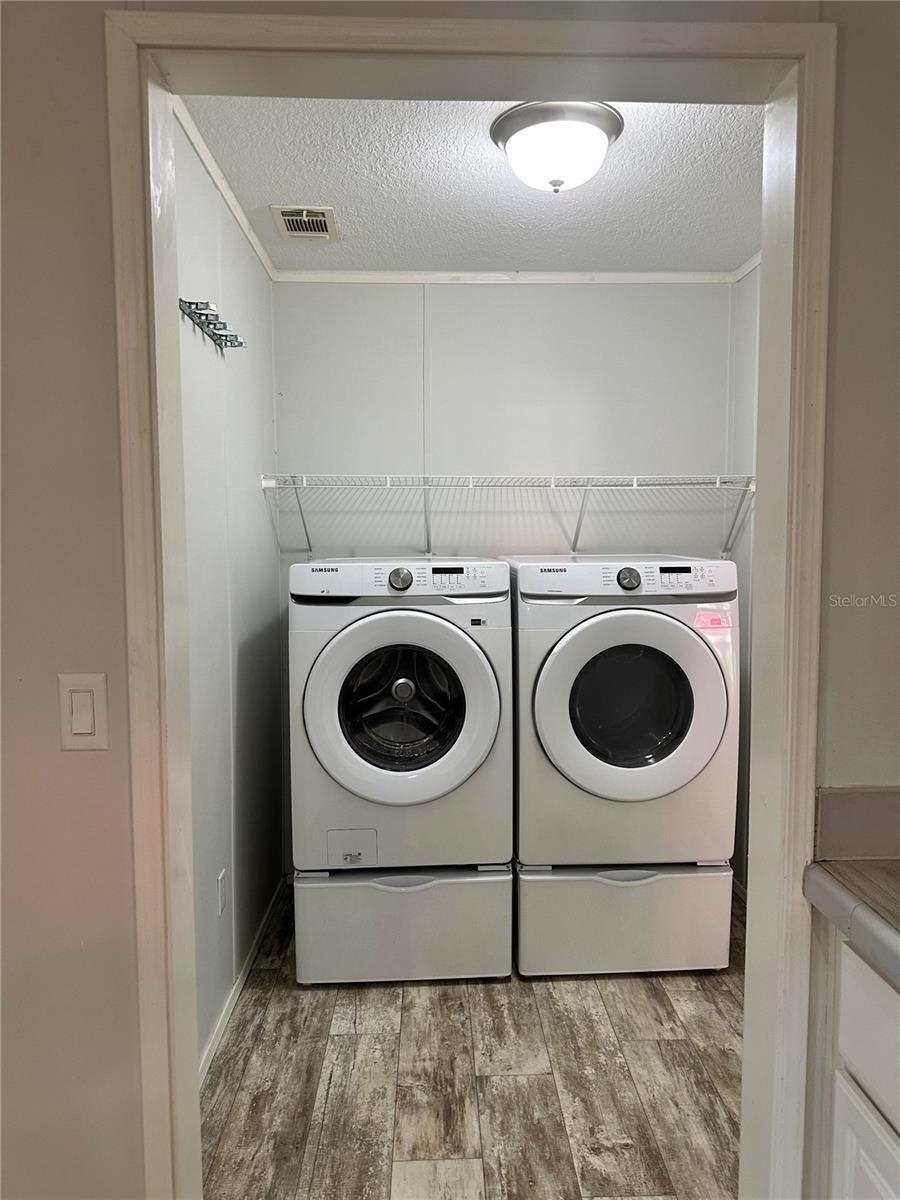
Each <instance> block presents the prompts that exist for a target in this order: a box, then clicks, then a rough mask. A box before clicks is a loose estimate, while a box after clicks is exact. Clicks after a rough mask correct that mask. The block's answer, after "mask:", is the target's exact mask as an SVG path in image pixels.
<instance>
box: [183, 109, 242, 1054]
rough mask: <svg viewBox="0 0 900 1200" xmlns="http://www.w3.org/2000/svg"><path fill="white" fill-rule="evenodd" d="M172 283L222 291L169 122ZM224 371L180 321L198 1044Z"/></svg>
mask: <svg viewBox="0 0 900 1200" xmlns="http://www.w3.org/2000/svg"><path fill="white" fill-rule="evenodd" d="M175 136H176V143H175V145H176V172H177V242H178V287H179V291H180V292H181V294H182V295H183V296H185V297H186V298H189V299H204V300H207V299H209V300H215V299H216V298H217V297H218V296H219V294H220V277H219V253H218V243H219V237H218V219H217V200H218V197H217V196H216V193H215V191H214V190H213V188H212V184H211V182H210V180H209V178H208V176H207V174H206V172H205V170H204V169H203V166H202V164H201V163H200V160H199V159H198V158H197V156H196V154H195V153H194V151H193V149H192V147H191V146H190V144H189V142H188V141H187V139H186V138H185V137H184V135H183V134H182V132H181V130H180V128H179V127H177V126H176V131H175ZM222 384H223V380H222V367H221V363H220V362H219V361H218V360H217V358H216V355H215V352H214V350H213V348H212V346H211V344H210V342H209V341H208V340H207V339H206V338H204V336H203V335H202V334H201V333H200V331H199V329H196V328H195V326H194V325H192V324H191V322H190V321H188V320H187V319H186V318H184V319H183V320H182V331H181V390H182V422H183V427H184V490H185V526H186V536H187V546H188V564H187V565H188V572H187V579H188V597H189V641H188V647H189V654H190V666H189V670H190V688H191V742H192V754H191V793H192V813H193V843H194V931H195V943H196V954H197V1028H198V1036H199V1044H200V1046H201V1047H202V1046H203V1045H204V1043H205V1042H206V1039H207V1037H208V1036H209V1032H210V1030H211V1029H212V1028H213V1026H214V1025H215V1022H216V1019H217V1018H218V1015H219V1012H220V1010H221V1008H222V1003H223V1000H224V997H225V996H227V995H228V992H229V990H230V988H231V985H232V983H233V982H234V937H233V931H232V921H231V909H228V910H227V911H226V913H225V914H223V916H222V917H219V915H218V906H217V900H216V877H217V876H218V874H219V871H221V870H223V869H224V870H226V871H227V879H228V890H229V891H231V890H232V887H231V884H232V877H233V868H232V722H231V706H232V695H231V682H232V681H231V663H230V643H231V636H230V615H229V606H228V575H229V572H228V530H227V526H226V523H225V520H224V514H225V511H226V505H227V501H226V482H225V481H226V474H225V429H224V424H223V421H222V402H223V398H222Z"/></svg>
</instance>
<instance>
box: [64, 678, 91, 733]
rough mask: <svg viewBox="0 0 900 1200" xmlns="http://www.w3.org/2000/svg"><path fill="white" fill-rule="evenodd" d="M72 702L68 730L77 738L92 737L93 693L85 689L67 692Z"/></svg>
mask: <svg viewBox="0 0 900 1200" xmlns="http://www.w3.org/2000/svg"><path fill="white" fill-rule="evenodd" d="M69 696H70V697H71V702H72V715H71V721H70V728H71V730H72V733H73V734H74V735H75V736H77V737H93V736H94V732H95V731H94V693H93V692H89V691H87V690H86V689H85V690H82V689H79V690H78V691H72V692H69Z"/></svg>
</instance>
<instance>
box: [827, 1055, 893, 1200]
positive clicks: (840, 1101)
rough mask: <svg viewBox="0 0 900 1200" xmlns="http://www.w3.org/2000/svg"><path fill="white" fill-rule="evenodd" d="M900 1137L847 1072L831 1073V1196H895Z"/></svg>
mask: <svg viewBox="0 0 900 1200" xmlns="http://www.w3.org/2000/svg"><path fill="white" fill-rule="evenodd" d="M898 1196H900V1138H898V1136H897V1134H896V1133H895V1132H894V1130H893V1129H892V1128H891V1127H890V1125H888V1123H887V1122H886V1121H885V1120H884V1119H883V1117H882V1116H881V1115H880V1114H879V1112H878V1111H877V1109H875V1108H873V1107H872V1105H871V1104H870V1103H869V1101H868V1100H867V1099H866V1098H865V1096H864V1095H863V1094H862V1092H861V1091H860V1090H859V1089H858V1088H857V1087H856V1085H855V1084H854V1083H853V1081H852V1080H851V1078H850V1076H849V1075H847V1074H846V1072H844V1071H835V1073H834V1129H833V1132H832V1155H831V1197H832V1200H896V1198H897V1197H898Z"/></svg>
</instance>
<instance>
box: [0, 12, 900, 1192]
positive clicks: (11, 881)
mask: <svg viewBox="0 0 900 1200" xmlns="http://www.w3.org/2000/svg"><path fill="white" fill-rule="evenodd" d="M107 7H115V5H114V4H112V3H111V4H108V5H107ZM169 7H174V6H173V5H169ZM194 7H198V6H197V5H195V6H194ZM202 7H203V8H204V9H206V11H209V7H210V6H207V5H203V6H202ZM235 7H237V6H235ZM252 7H253V9H254V11H257V12H259V11H260V10H261V9H262V5H259V4H255V5H253V6H252ZM275 7H278V8H280V9H281V10H282V11H284V10H288V11H300V10H303V6H301V5H298V6H296V8H293V7H292V6H290V5H282V6H275ZM322 7H324V9H325V11H329V12H340V11H342V6H341V5H339V4H334V5H327V6H319V8H320V11H321V8H322ZM395 7H397V6H395ZM399 7H400V8H401V10H402V11H408V6H399ZM441 7H446V6H440V5H435V6H434V8H433V9H429V11H432V12H434V11H437V10H438V8H441ZM573 9H574V6H573V5H570V4H566V3H561V4H551V5H543V6H541V8H540V9H539V10H538V12H539V14H540V13H541V12H542V13H543V14H544V15H547V14H548V12H549V13H552V15H557V16H561V17H562V16H567V15H572V14H573ZM356 10H357V11H359V10H362V11H363V12H365V13H368V14H370V15H372V14H375V13H377V12H379V11H381V5H379V4H377V3H372V4H363V5H359V6H356ZM102 11H103V9H102V6H101V5H99V4H98V5H92V4H77V5H75V4H65V3H63V4H55V3H18V4H5V5H3V6H2V10H0V16H2V35H3V37H2V41H3V46H2V54H3V61H2V87H3V95H2V99H3V106H2V110H3V131H2V133H3V156H4V163H3V166H4V171H3V213H4V238H3V298H4V301H5V304H4V306H3V319H4V329H3V335H4V355H3V389H4V413H3V418H4V430H3V433H4V438H3V446H4V464H3V489H4V492H3V499H4V505H3V575H4V601H5V604H4V612H3V617H4V656H3V671H4V685H3V686H4V695H3V721H4V729H3V735H4V742H5V747H4V749H5V753H4V758H3V773H4V774H3V784H4V814H3V820H4V826H3V834H4V837H3V956H4V963H3V965H4V991H5V996H4V1006H3V1056H4V1057H3V1067H4V1070H3V1088H4V1111H3V1118H4V1135H5V1136H4V1152H5V1153H4V1162H3V1170H4V1178H3V1184H4V1191H5V1193H6V1194H7V1195H9V1196H11V1197H20V1198H25V1197H41V1198H42V1200H51V1198H53V1200H55V1198H58V1197H65V1198H67V1200H74V1198H76V1197H83V1198H85V1200H101V1198H105V1197H111V1198H115V1200H124V1198H125V1197H132V1196H139V1195H141V1194H142V1158H141V1155H142V1150H141V1124H140V1121H141V1118H140V1090H139V1087H140V1061H139V1046H138V1027H137V994H136V949H135V929H134V906H133V884H134V879H133V864H132V855H131V842H130V820H129V803H130V801H129V782H128V754H127V748H126V724H125V722H126V710H125V675H124V672H125V628H124V605H123V601H122V531H121V521H120V517H119V513H120V490H119V468H118V442H117V436H118V435H117V411H116V404H117V400H116V378H115V323H114V307H113V295H112V249H111V245H112V242H111V229H110V206H109V196H108V182H107V181H108V146H107V136H106V111H105V82H104V81H105V60H104V43H103V22H102V15H101V14H102ZM231 11H234V9H233V8H232V9H231ZM513 11H516V9H515V8H514V5H513V4H508V5H505V6H504V12H505V13H507V14H511V13H512V12H513ZM589 11H594V12H596V13H598V14H599V15H600V16H601V17H610V18H613V19H620V20H621V19H628V18H630V19H638V20H639V19H651V20H652V19H656V20H670V21H671V20H700V21H714V20H726V21H728V20H738V21H740V20H760V21H776V20H797V21H815V20H818V19H819V17H820V14H821V19H823V20H825V21H834V22H836V23H837V24H838V26H839V28H840V35H841V48H840V79H839V93H838V102H839V103H838V127H837V131H838V142H837V162H836V178H835V212H834V235H833V247H834V276H833V284H834V294H833V296H832V304H831V313H832V317H831V359H830V366H829V401H828V403H829V425H828V451H827V452H828V472H827V477H826V484H827V498H826V504H827V508H826V514H825V581H824V597H823V606H824V612H825V624H824V628H823V635H822V666H823V677H822V703H821V715H820V734H821V738H820V741H821V747H822V749H821V757H820V767H819V782H820V783H822V784H839V783H842V782H859V783H865V782H872V783H874V782H877V781H879V780H884V781H888V780H889V779H890V778H891V777H893V780H894V781H896V779H897V774H898V772H897V764H896V736H895V734H896V724H895V723H894V724H889V722H890V721H891V718H892V717H893V716H894V714H895V713H896V705H897V692H896V688H897V682H896V681H897V671H896V665H895V663H894V662H893V661H892V660H891V658H890V656H889V655H888V654H887V653H886V652H885V647H886V645H887V644H888V643H887V642H886V640H885V635H887V636H888V637H889V638H892V637H893V636H894V632H895V630H896V625H895V624H890V625H889V624H886V623H882V614H880V613H878V612H875V613H872V612H869V613H854V612H852V611H851V610H842V611H838V610H832V609H829V608H828V606H827V604H828V601H827V597H828V594H829V592H831V591H834V592H838V591H841V592H842V591H845V590H846V591H849V590H851V589H852V588H854V587H856V586H858V585H859V584H860V583H862V585H863V586H864V587H865V588H866V589H869V588H870V587H875V586H877V587H878V588H879V590H880V588H881V586H882V581H884V586H885V587H887V586H888V585H889V584H890V582H891V575H892V574H893V570H892V568H891V565H890V557H889V555H887V554H886V552H885V548H886V547H887V548H888V550H890V547H891V546H896V540H897V539H896V534H897V508H896V496H897V475H896V470H895V462H896V450H895V447H896V444H897V419H898V417H897V376H896V360H895V357H894V356H895V352H896V331H897V291H896V286H897V285H896V279H897V272H896V261H897V260H896V246H897V212H896V206H895V200H896V193H897V189H896V178H895V177H894V175H893V173H892V165H891V156H890V148H891V146H893V145H896V141H895V140H894V137H895V134H894V130H895V128H896V126H895V125H893V122H895V120H896V116H895V114H896V112H897V104H896V90H895V89H896V88H897V81H898V76H900V63H898V38H897V25H898V21H900V10H898V8H897V6H896V5H890V4H878V3H845V4H832V3H824V4H822V5H819V4H818V3H802V2H801V3H783V4H782V3H771V4H768V3H729V4H713V3H710V4H698V3H689V4H682V3H666V4H635V5H626V4H609V5H603V6H602V7H599V8H597V7H594V8H593V9H592V10H590V9H589ZM583 12H584V10H583V9H582V10H581V12H580V13H579V15H582V14H583ZM61 212H62V213H65V215H66V220H65V221H60V220H58V216H59V213H61ZM48 299H51V300H52V301H53V304H54V306H55V308H56V310H57V311H58V312H59V313H60V314H64V316H65V320H64V321H63V322H61V323H60V327H59V328H54V329H52V330H51V329H50V328H49V327H48V325H47V323H46V317H47V305H48ZM13 300H14V303H13ZM863 479H864V480H866V481H868V482H867V483H866V486H865V487H863V486H861V482H860V481H861V480H863ZM870 488H871V491H870V490H869V489H870ZM873 513H874V519H873V516H872V514H873ZM888 615H889V616H890V614H888ZM78 670H88V671H90V670H106V671H107V672H108V673H109V679H110V689H111V690H110V696H111V708H112V717H113V719H112V728H111V749H110V751H109V752H107V753H105V754H98V755H96V756H94V755H92V754H80V755H73V754H62V753H61V752H60V750H59V727H58V717H57V711H56V688H55V675H56V673H57V672H58V671H78Z"/></svg>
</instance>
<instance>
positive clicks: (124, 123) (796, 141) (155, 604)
mask: <svg viewBox="0 0 900 1200" xmlns="http://www.w3.org/2000/svg"><path fill="white" fill-rule="evenodd" d="M835 43H836V37H835V30H834V29H833V27H831V26H825V25H815V24H805V25H788V24H781V23H777V22H773V23H771V24H754V25H741V24H737V23H722V24H718V25H717V24H702V25H692V24H688V23H684V24H679V23H674V24H655V23H649V22H644V23H618V22H612V21H597V22H583V21H579V22H566V21H516V20H505V19H497V20H477V21H467V20H465V19H450V20H440V19H429V18H415V17H410V18H405V19H403V18H400V19H379V18H360V17H346V18H342V17H293V16H271V15H259V16H257V15H253V14H251V15H231V14H227V13H222V12H220V11H219V12H216V11H203V12H192V13H185V12H172V11H165V12H163V11H156V12H134V11H128V12H121V11H120V12H114V13H110V14H108V15H107V65H108V100H109V129H110V151H111V174H112V200H113V229H114V254H115V281H116V311H117V333H118V359H119V364H118V371H119V374H118V379H119V411H120V438H121V454H122V506H123V524H124V540H125V596H126V616H127V627H128V663H129V672H128V676H129V678H128V687H129V722H130V735H129V736H130V744H131V793H132V794H131V803H132V811H133V828H134V858H135V888H136V912H137V938H138V972H139V1002H140V1022H141V1052H142V1088H143V1103H144V1113H143V1121H144V1154H145V1174H146V1188H147V1194H148V1195H152V1196H154V1197H155V1198H156V1197H159V1198H163V1197H169V1196H172V1197H175V1196H177V1197H183V1198H188V1197H195V1196H196V1195H197V1194H198V1191H199V1189H198V1186H197V1182H198V1178H199V1176H198V1172H199V1144H198V1143H199V1139H198V1137H197V1132H196V1120H195V1114H194V1112H193V1109H194V1108H195V1107H196V1065H197V1064H196V1061H193V1062H191V1063H190V1064H189V1067H190V1069H189V1070H188V1069H186V1066H185V1058H186V1056H189V1054H190V1050H189V1046H190V1042H191V1036H190V1033H189V1030H188V1026H190V1025H193V1023H194V1022H195V1014H194V1012H193V1010H192V1009H189V1005H188V1003H187V1001H186V999H185V997H186V996H188V995H190V993H191V989H192V971H193V963H192V962H190V961H189V955H188V952H187V944H188V942H189V939H188V938H187V937H186V936H184V933H183V931H184V927H185V922H186V918H185V913H184V906H185V904H186V903H188V902H189V897H190V884H189V876H190V865H189V863H185V862H184V861H183V854H184V846H185V823H187V826H188V827H189V824H190V806H189V785H188V787H187V788H186V787H185V786H184V784H183V774H184V770H185V767H186V765H188V763H189V760H188V763H186V761H185V758H184V756H185V754H187V753H188V748H187V745H186V742H185V720H186V718H185V716H184V705H183V702H182V700H183V698H182V699H180V698H179V695H178V689H179V687H180V685H181V679H180V667H179V666H178V663H177V661H176V660H177V657H178V654H179V653H180V651H181V649H182V648H181V647H179V646H177V645H175V646H173V645H172V644H171V643H172V638H173V635H172V632H171V630H170V629H169V628H168V627H167V626H166V624H165V620H164V618H165V617H166V606H167V603H168V604H172V603H176V602H177V600H178V598H177V597H174V598H172V597H164V595H163V577H162V562H163V542H162V536H163V535H162V524H163V516H162V514H161V505H162V500H161V490H162V491H163V492H164V493H165V489H160V486H159V478H158V464H159V462H160V459H159V457H158V455H159V444H160V436H161V429H160V428H158V427H157V421H158V399H159V396H160V395H161V394H162V389H164V388H166V387H168V386H170V385H171V386H174V387H176V389H177V383H175V382H174V381H173V380H172V379H171V361H170V359H169V360H167V359H166V357H165V347H166V346H167V345H169V343H168V342H167V333H166V329H165V325H166V322H167V319H168V314H167V312H166V311H164V308H165V306H163V307H162V308H160V309H158V310H157V309H155V308H154V304H153V295H154V284H156V285H157V289H158V287H159V285H160V269H161V264H160V263H156V264H154V263H153V261H152V246H153V244H154V241H153V238H152V237H150V236H149V234H150V233H155V232H158V228H159V225H160V223H163V224H164V223H165V222H166V221H170V220H171V213H167V212H166V211H165V204H166V203H167V202H171V199H172V198H171V196H168V197H167V196H166V195H163V196H162V197H160V195H159V193H157V194H156V195H155V196H154V200H155V201H156V203H155V205H154V208H153V213H152V220H151V206H150V202H149V198H150V187H149V185H150V179H149V176H148V150H149V140H148V115H153V114H158V113H160V112H161V116H160V118H159V120H160V125H159V128H160V129H161V130H162V134H161V136H162V137H163V139H165V137H166V136H168V137H169V138H171V128H169V132H168V135H166V132H165V131H166V128H167V122H171V121H172V119H173V118H172V115H171V105H169V108H168V109H165V106H164V105H163V102H162V95H161V92H162V89H161V88H158V87H157V89H156V92H155V93H153V94H151V95H150V96H149V98H148V74H149V66H148V61H149V60H150V59H152V58H153V54H154V52H155V51H161V52H163V54H164V55H166V56H168V59H170V60H171V59H172V55H173V52H178V53H179V54H180V53H182V52H183V53H184V55H185V61H187V62H188V64H189V69H190V70H196V71H197V72H201V71H202V72H205V75H204V79H205V86H206V87H209V86H210V84H209V82H208V81H209V78H210V74H211V73H212V74H213V75H214V74H215V73H216V72H219V73H220V74H221V73H223V72H226V73H227V72H231V73H232V77H233V73H234V72H243V73H244V76H245V77H246V79H248V80H249V81H250V83H249V84H248V87H255V88H257V89H258V91H257V94H265V88H266V87H267V86H268V87H273V86H277V87H278V88H279V94H283V95H286V94H292V93H291V92H290V91H289V90H285V89H286V88H288V87H289V86H293V84H292V81H294V80H297V79H300V80H302V79H303V77H304V72H306V73H307V75H308V76H311V75H313V74H315V73H316V72H318V75H317V78H318V79H319V80H322V79H323V78H331V77H332V76H333V75H334V74H335V72H336V71H337V70H338V69H339V66H338V64H339V59H338V58H337V57H336V56H337V55H340V60H342V61H343V62H344V63H345V64H346V63H348V62H349V63H351V64H352V65H353V66H354V68H355V67H356V65H357V64H358V65H359V68H360V71H359V72H358V74H360V75H361V76H362V75H364V74H365V72H366V71H368V72H369V73H370V74H371V73H372V72H375V71H377V70H383V64H384V61H385V57H388V58H391V59H397V60H402V58H403V56H406V55H409V56H410V58H409V61H410V63H412V64H414V63H415V61H416V59H418V60H419V65H420V66H421V57H422V56H423V55H427V56H428V71H427V72H423V71H421V70H420V71H418V72H417V73H416V72H413V75H414V76H415V79H416V80H418V83H417V86H419V87H421V88H422V94H423V95H428V94H429V92H428V88H430V87H434V86H436V84H435V82H434V81H435V79H436V78H437V77H438V76H440V75H441V73H442V72H443V74H444V78H446V77H447V73H448V72H451V75H452V77H453V78H458V79H460V80H464V81H465V87H466V88H468V89H469V90H471V87H472V86H474V85H473V83H472V81H473V80H475V81H476V82H477V80H478V79H479V78H481V77H482V74H483V72H484V71H485V69H486V67H485V64H486V63H490V62H493V61H494V60H495V59H496V60H497V61H499V62H500V63H501V64H502V66H503V70H504V78H505V79H507V80H508V79H509V78H511V76H513V75H514V74H515V72H516V71H523V70H533V71H534V72H535V73H536V75H540V78H541V79H544V78H546V75H547V72H548V71H551V72H552V71H554V70H555V71H562V72H566V71H570V72H571V75H570V77H571V78H578V79H580V78H582V77H583V74H584V71H585V69H586V68H588V69H589V70H590V71H591V72H594V73H597V72H600V71H602V78H603V80H604V86H606V87H607V88H608V91H609V94H610V95H613V94H615V95H616V96H617V97H619V98H620V99H629V98H632V97H633V98H635V99H641V98H642V99H657V100H663V99H670V100H677V99H692V100H694V101H698V102H699V101H700V100H701V99H705V100H706V101H707V102H719V103H729V102H735V101H744V102H747V101H750V102H753V100H754V99H756V100H759V99H761V98H763V97H762V94H761V92H760V88H761V86H763V83H765V87H766V91H765V95H766V96H768V97H769V99H768V102H767V107H768V112H767V122H766V143H765V166H764V180H763V191H764V200H763V247H762V256H763V261H764V262H765V264H766V265H765V268H764V270H763V276H762V321H761V331H760V421H759V428H760V447H759V468H758V479H759V483H760V486H759V492H758V495H757V505H756V517H755V519H756V544H757V546H758V547H759V553H758V555H757V559H758V564H759V566H760V568H761V569H760V570H758V571H756V572H755V576H756V580H757V583H756V585H755V586H754V594H753V611H754V626H755V631H756V634H757V636H755V637H754V644H753V672H754V683H755V687H754V705H753V732H754V741H753V762H752V778H753V783H752V795H751V801H750V811H751V821H750V862H751V866H750V894H751V905H750V920H749V929H748V959H747V963H748V986H747V1009H746V1025H745V1030H746V1044H747V1046H748V1052H747V1055H746V1058H745V1071H744V1089H743V1106H744V1114H745V1120H744V1123H743V1129H742V1144H741V1149H742V1153H741V1184H740V1188H741V1196H742V1197H744V1198H745V1200H750V1198H757V1197H758V1198H760V1200H762V1198H765V1200H789V1198H790V1200H796V1197H797V1196H799V1195H800V1194H801V1189H802V1158H803V1112H804V1097H805V1071H806V1049H805V1048H806V1023H807V1001H808V990H809V987H808V985H809V948H810V921H809V907H808V905H807V903H806V901H805V900H804V898H803V895H802V890H801V876H802V869H803V866H804V864H805V863H806V861H807V860H808V859H809V858H810V857H811V854H812V835H813V806H814V784H815V742H816V724H817V689H818V640H819V618H820V606H821V596H820V575H821V529H822V502H823V462H824V455H823V450H824V428H825V366H826V348H827V338H828V311H827V310H828V270H829V252H830V221H831V170H832V150H833V128H834V80H835ZM241 51H243V52H245V53H243V54H242V53H240V52H241ZM236 52H237V53H236ZM332 56H335V57H332ZM466 65H468V66H470V67H471V70H467V71H461V70H460V67H461V66H466ZM269 68H270V69H269ZM185 69H186V70H187V69H188V68H185ZM323 71H324V72H325V74H324V75H323ZM267 80H268V81H269V82H268V83H267V82H266V81H267ZM761 81H763V83H761ZM300 94H302V93H300ZM320 94H324V93H320ZM338 94H344V93H338ZM510 94H513V93H512V92H511V93H510ZM795 149H796V154H795ZM161 205H162V207H161ZM163 266H164V264H163ZM162 274H163V275H164V274H165V271H164V270H163V271H162ZM157 316H160V317H161V320H162V325H161V326H159V327H158V326H157V324H156V322H155V317H157ZM169 349H170V350H171V346H170V345H169ZM169 419H170V418H169ZM166 482H167V483H168V480H166ZM782 585H783V587H782ZM167 586H168V584H167ZM176 631H177V625H176ZM175 636H176V637H177V632H176V635H175ZM167 637H168V641H169V644H168V645H167ZM185 795H187V811H185V809H184V805H185ZM188 836H189V834H188ZM187 844H188V845H189V841H188V842H187ZM193 1038H194V1042H196V1032H194V1034H193ZM189 1079H190V1080H191V1081H192V1087H193V1090H194V1097H193V1101H192V1100H191V1096H190V1094H189V1092H188V1091H187V1090H186V1089H187V1088H188V1080H189Z"/></svg>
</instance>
